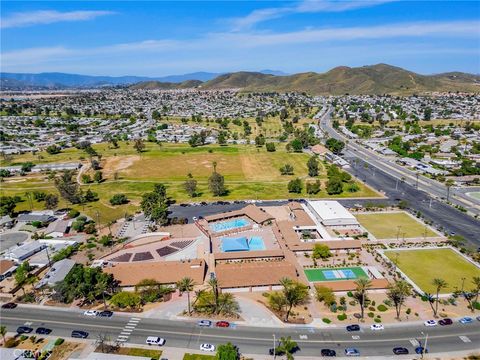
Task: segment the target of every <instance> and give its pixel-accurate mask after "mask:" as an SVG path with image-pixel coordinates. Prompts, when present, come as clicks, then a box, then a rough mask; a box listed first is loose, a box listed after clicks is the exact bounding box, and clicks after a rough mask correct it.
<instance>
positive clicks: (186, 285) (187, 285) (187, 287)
mask: <svg viewBox="0 0 480 360" xmlns="http://www.w3.org/2000/svg"><path fill="white" fill-rule="evenodd" d="M194 286H195V282H194V281H193V279H192V278H189V277H184V278H182V279H180V280H179V281H178V282H177V289H178V291H180V293H184V292H186V293H187V302H188V315H191V314H192V310H191V308H190V291H193V287H194Z"/></svg>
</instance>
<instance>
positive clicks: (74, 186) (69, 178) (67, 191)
mask: <svg viewBox="0 0 480 360" xmlns="http://www.w3.org/2000/svg"><path fill="white" fill-rule="evenodd" d="M73 175H74V172H73V170H66V171H64V172H62V173H61V175H59V176H56V177H55V179H54V183H55V187H56V188H57V190H58V192H59V193H60V196H61V197H63V198H64V199H65V200H67V201H68V202H70V203H72V204H78V203H80V201H81V196H80V194H79V191H78V190H79V189H78V183H77V182H76V181H75V179H74V178H73Z"/></svg>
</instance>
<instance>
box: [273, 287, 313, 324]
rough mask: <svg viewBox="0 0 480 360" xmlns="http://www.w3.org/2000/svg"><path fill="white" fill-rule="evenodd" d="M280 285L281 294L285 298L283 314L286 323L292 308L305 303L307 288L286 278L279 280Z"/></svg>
mask: <svg viewBox="0 0 480 360" xmlns="http://www.w3.org/2000/svg"><path fill="white" fill-rule="evenodd" d="M280 284H281V285H282V286H283V289H282V293H283V296H284V297H285V305H286V309H287V311H286V313H285V322H288V318H289V317H290V314H291V312H292V308H293V307H294V306H298V305H301V304H304V303H305V302H306V301H307V299H308V286H306V285H304V284H302V283H300V282H298V281H294V280H292V279H288V278H283V279H281V280H280Z"/></svg>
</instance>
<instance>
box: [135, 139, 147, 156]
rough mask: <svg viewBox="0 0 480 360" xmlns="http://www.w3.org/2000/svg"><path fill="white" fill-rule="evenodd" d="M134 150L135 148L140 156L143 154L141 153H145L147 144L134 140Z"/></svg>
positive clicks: (140, 140)
mask: <svg viewBox="0 0 480 360" xmlns="http://www.w3.org/2000/svg"><path fill="white" fill-rule="evenodd" d="M133 148H134V149H135V150H136V151H137V152H138V153H139V154H141V153H142V152H143V150H145V143H144V142H143V140H142V139H140V138H137V139H135V140H133Z"/></svg>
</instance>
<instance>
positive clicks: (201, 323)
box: [197, 320, 212, 327]
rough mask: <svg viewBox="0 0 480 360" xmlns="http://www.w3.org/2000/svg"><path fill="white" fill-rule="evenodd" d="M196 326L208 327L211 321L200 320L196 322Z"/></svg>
mask: <svg viewBox="0 0 480 360" xmlns="http://www.w3.org/2000/svg"><path fill="white" fill-rule="evenodd" d="M197 325H198V326H203V327H210V326H212V322H211V321H210V320H200V321H199V322H197Z"/></svg>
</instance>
